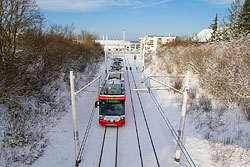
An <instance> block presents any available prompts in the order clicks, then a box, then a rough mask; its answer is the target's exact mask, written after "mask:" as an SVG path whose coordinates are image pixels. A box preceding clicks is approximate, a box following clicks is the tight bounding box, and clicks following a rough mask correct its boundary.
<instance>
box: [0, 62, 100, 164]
mask: <svg viewBox="0 0 250 167" xmlns="http://www.w3.org/2000/svg"><path fill="white" fill-rule="evenodd" d="M80 59H81V58H80ZM81 60H82V59H81ZM101 61H102V59H101V58H100V59H99V60H96V61H95V62H94V63H89V65H87V66H86V67H84V68H83V64H82V63H79V64H77V63H75V64H74V67H79V69H80V68H81V69H83V70H82V71H81V72H79V71H78V72H77V70H75V72H74V75H75V77H76V78H77V79H76V80H75V87H76V89H77V90H79V88H81V87H82V86H83V85H84V84H85V83H88V82H89V80H91V78H93V76H94V75H95V73H96V72H97V71H98V70H99V63H100V62H101ZM90 64H91V65H90ZM69 70H70V69H68V68H64V69H62V70H61V71H59V72H57V73H58V78H52V77H51V78H50V80H51V82H48V83H46V84H45V85H44V86H43V87H42V89H41V90H40V94H39V95H40V96H38V95H33V96H29V97H13V99H14V100H15V101H13V103H10V102H9V103H7V104H1V105H0V109H1V110H0V130H1V131H0V141H1V143H0V162H1V163H0V166H1V167H7V166H8V167H20V166H29V165H31V164H33V163H34V161H36V160H37V159H39V158H40V157H41V156H42V155H43V153H44V151H45V149H46V147H47V146H48V145H49V144H50V143H51V138H50V134H49V132H50V131H51V129H52V127H54V126H55V125H56V124H57V123H58V122H59V121H60V119H61V118H62V117H63V116H64V115H65V112H66V111H69V106H70V87H69Z"/></svg>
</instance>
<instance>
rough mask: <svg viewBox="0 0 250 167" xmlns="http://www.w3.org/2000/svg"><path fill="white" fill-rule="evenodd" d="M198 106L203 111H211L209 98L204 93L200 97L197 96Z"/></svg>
mask: <svg viewBox="0 0 250 167" xmlns="http://www.w3.org/2000/svg"><path fill="white" fill-rule="evenodd" d="M198 106H199V108H200V109H202V110H203V111H205V112H209V111H212V103H211V99H210V98H208V97H207V96H205V95H202V96H201V97H199V100H198Z"/></svg>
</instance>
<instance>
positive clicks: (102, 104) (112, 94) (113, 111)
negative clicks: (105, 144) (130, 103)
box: [98, 79, 126, 126]
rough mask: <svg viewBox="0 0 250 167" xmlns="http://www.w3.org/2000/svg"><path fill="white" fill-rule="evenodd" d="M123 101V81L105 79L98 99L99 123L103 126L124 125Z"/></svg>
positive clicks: (124, 98)
mask: <svg viewBox="0 0 250 167" xmlns="http://www.w3.org/2000/svg"><path fill="white" fill-rule="evenodd" d="M125 102H126V95H125V87H124V81H122V80H113V79H112V80H106V82H105V84H104V86H103V87H102V89H101V92H100V95H99V100H98V108H99V124H101V125H105V126H121V125H124V124H125Z"/></svg>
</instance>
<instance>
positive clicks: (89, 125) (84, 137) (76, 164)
mask: <svg viewBox="0 0 250 167" xmlns="http://www.w3.org/2000/svg"><path fill="white" fill-rule="evenodd" d="M102 83H103V82H102ZM100 84H101V80H99V87H100ZM99 93H100V89H99V90H98V93H97V97H96V100H98V97H99ZM94 115H95V105H94V106H93V108H92V111H91V115H90V117H89V121H88V124H87V127H86V129H85V133H84V136H83V140H82V143H81V146H80V150H79V154H78V158H77V159H80V162H81V159H82V154H83V150H84V148H85V145H86V142H87V138H88V134H89V131H90V128H91V125H92V121H93V118H94ZM80 162H76V163H75V166H74V167H78V166H79V163H80Z"/></svg>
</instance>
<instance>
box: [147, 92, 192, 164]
mask: <svg viewBox="0 0 250 167" xmlns="http://www.w3.org/2000/svg"><path fill="white" fill-rule="evenodd" d="M150 95H151V97H152V99H153V101H154V103H155V104H156V106H157V108H158V111H159V112H160V114H161V116H162V118H163V119H164V121H165V123H166V124H167V126H168V128H169V130H170V131H171V133H172V135H173V136H174V139H175V141H176V142H177V144H178V145H179V146H180V149H181V151H182V153H183V155H184V157H185V159H186V160H187V162H188V164H189V165H190V166H194V167H196V165H195V163H194V161H193V159H192V157H191V156H190V154H189V153H188V151H187V149H186V147H185V146H184V144H183V143H182V142H181V141H180V139H179V138H178V134H177V132H176V131H175V129H174V127H173V125H172V124H171V123H170V121H169V119H168V117H167V116H166V114H165V113H164V111H163V109H162V107H161V106H160V104H159V102H158V100H157V99H156V97H155V95H154V94H153V92H152V91H150ZM186 154H187V155H186Z"/></svg>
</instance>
